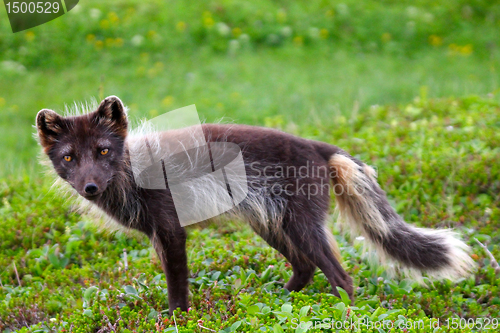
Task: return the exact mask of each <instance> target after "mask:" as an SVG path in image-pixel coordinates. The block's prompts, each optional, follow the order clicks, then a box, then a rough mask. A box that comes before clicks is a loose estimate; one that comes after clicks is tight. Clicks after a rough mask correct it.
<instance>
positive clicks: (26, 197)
mask: <svg viewBox="0 0 500 333" xmlns="http://www.w3.org/2000/svg"><path fill="white" fill-rule="evenodd" d="M499 111H500V105H499V104H498V103H497V102H495V101H493V100H491V99H482V98H479V97H469V98H464V99H442V100H433V99H432V100H427V98H426V97H425V96H421V97H419V98H418V99H417V100H416V101H415V102H414V103H412V104H409V105H406V106H404V107H401V108H395V107H374V108H372V110H371V112H364V113H360V114H358V115H357V116H352V117H350V118H346V117H344V116H342V115H338V116H336V117H334V118H333V119H332V120H333V121H332V122H331V123H325V122H321V121H320V120H318V122H316V123H315V124H314V125H310V126H305V125H304V126H300V127H297V128H296V131H297V134H300V135H302V136H304V137H308V138H314V139H318V140H323V141H326V142H331V143H335V144H337V145H339V146H341V147H343V148H345V149H347V150H348V151H350V152H351V153H353V154H354V155H356V156H358V157H359V158H361V159H363V160H364V161H366V162H368V163H369V164H372V165H374V166H376V167H377V168H378V172H379V182H380V183H381V184H383V188H384V189H385V190H386V191H387V193H388V195H389V198H390V200H391V201H392V202H393V204H394V205H395V207H396V208H397V210H398V212H399V213H401V214H402V215H403V216H404V217H405V219H406V220H407V221H409V222H412V223H415V224H417V225H420V226H426V227H432V228H437V227H454V228H457V229H458V231H460V233H461V234H462V235H463V237H464V238H465V239H466V240H467V241H468V243H469V244H470V245H472V246H473V248H474V255H473V257H474V258H475V260H476V262H477V263H478V264H479V270H478V271H477V272H475V274H474V275H473V276H471V277H470V278H468V279H463V280H461V281H459V282H458V283H456V284H455V283H451V282H449V281H448V282H446V281H445V282H434V283H433V282H429V281H428V286H427V287H425V286H418V285H417V284H416V283H414V282H412V281H410V280H400V279H398V278H393V277H390V276H388V275H387V274H386V272H385V268H384V267H378V268H377V267H376V266H373V265H370V264H369V263H368V259H367V257H366V255H365V254H363V251H362V246H363V244H362V242H359V241H355V240H350V241H348V240H346V239H345V238H344V237H343V236H341V235H340V234H338V232H336V233H337V236H336V238H337V241H338V242H339V243H340V245H341V248H342V253H343V257H344V266H345V268H346V269H347V271H348V272H349V274H350V275H351V276H353V277H354V283H355V285H356V286H357V291H356V303H355V305H354V306H353V307H350V308H349V307H346V305H345V304H344V303H343V301H342V300H340V299H337V298H335V297H333V296H329V293H330V287H329V284H328V282H327V280H326V278H325V277H324V275H323V274H322V273H321V272H320V271H318V272H317V273H316V276H315V278H314V282H313V283H312V284H310V285H309V286H307V287H306V288H305V290H304V291H303V292H301V293H292V294H288V293H287V292H284V291H283V289H282V287H283V284H284V283H285V282H286V280H287V279H288V278H289V277H290V275H291V268H290V267H289V266H287V264H286V261H285V260H284V258H283V257H282V256H281V255H280V254H278V253H276V252H275V251H274V250H272V249H271V248H270V247H268V246H267V245H266V244H265V243H264V242H263V241H262V240H261V239H259V238H258V237H257V236H255V235H254V234H253V233H252V232H251V231H250V230H249V228H248V227H245V226H242V225H236V224H233V223H228V224H213V225H209V226H205V227H201V226H194V227H192V228H190V241H189V245H188V251H189V269H190V272H191V277H192V279H191V284H190V290H191V293H192V294H191V296H190V301H191V307H192V311H190V312H189V313H187V314H186V313H184V314H181V313H177V316H176V320H177V325H178V326H179V331H180V332H191V331H198V332H202V331H203V330H201V329H200V328H199V327H198V326H197V325H198V322H199V321H200V320H201V322H202V323H203V325H202V326H205V327H208V328H211V329H215V330H220V329H223V330H224V331H225V332H229V331H232V329H231V327H233V328H234V327H235V326H237V325H241V326H240V328H239V330H240V331H256V330H258V329H262V330H266V328H267V329H270V330H271V331H273V330H274V331H276V330H277V331H278V332H280V328H277V327H276V324H278V325H281V326H282V327H283V329H290V328H294V327H295V326H294V325H295V324H297V323H298V322H297V320H302V321H304V322H307V321H309V320H313V319H314V320H322V319H324V318H334V319H335V320H340V319H341V318H346V316H348V318H351V317H353V316H354V317H353V318H371V320H372V321H376V320H377V319H384V318H385V319H386V320H395V321H397V320H399V319H401V320H405V321H409V322H416V323H417V324H418V323H419V321H420V320H423V321H424V322H425V325H427V326H428V325H429V320H431V318H434V320H437V319H439V320H440V321H441V323H443V322H445V320H446V319H450V320H451V319H452V318H453V317H460V318H472V319H473V320H476V319H477V320H487V319H486V318H490V319H491V318H498V317H499V316H500V298H499V297H498V293H499V290H500V289H499V287H500V279H499V278H498V277H495V273H494V270H493V268H492V267H491V266H490V261H489V258H488V256H487V255H486V254H485V253H484V252H483V251H482V250H481V249H480V247H479V246H477V245H476V243H475V242H474V241H473V239H474V238H477V239H478V240H480V241H481V242H483V243H486V244H487V245H488V247H489V250H490V251H491V253H492V254H493V255H495V256H496V257H497V258H498V256H500V247H499V246H498V242H499V241H500V233H499V232H498V228H497V225H496V221H497V220H498V218H499V216H500V210H499V209H498V206H499V205H498V204H499V197H498V191H499V189H500V182H499V179H500V167H499V166H498V164H497V163H496V162H497V159H498V154H499V148H498V147H499V146H500V136H499V134H498V133H499V128H500V122H499V121H498V117H497V115H498V112H499ZM280 123H281V125H282V126H284V127H287V126H288V125H289V123H287V122H286V121H280ZM294 128H295V127H294ZM49 184H50V182H49V181H43V180H40V179H29V178H24V179H19V180H8V181H4V182H2V183H1V194H2V197H3V202H2V204H1V206H0V216H1V218H2V219H3V220H4V222H3V223H2V224H1V225H0V233H1V234H2V238H3V241H2V244H1V245H0V265H1V266H2V267H5V269H4V270H2V272H1V273H0V278H1V280H2V284H3V285H4V288H2V289H1V291H0V295H1V299H2V302H1V303H0V317H1V318H4V319H3V320H4V324H3V325H4V327H3V329H6V328H9V327H10V328H16V327H18V328H19V327H20V326H24V325H28V326H29V325H31V324H36V323H37V322H39V321H41V320H44V321H45V322H44V323H43V324H38V325H36V326H32V328H31V329H30V330H27V329H23V330H21V331H34V330H35V328H37V329H46V330H49V329H50V328H51V327H52V329H55V328H57V329H58V330H61V329H63V328H64V329H65V330H68V329H69V328H70V327H72V331H73V332H87V331H92V330H93V329H96V330H97V329H98V328H101V327H104V326H107V325H108V322H109V323H110V324H111V325H115V324H116V325H117V327H120V328H121V330H120V331H121V332H128V331H127V330H129V331H131V332H132V331H137V332H141V331H144V330H155V327H156V325H159V326H160V327H163V328H171V330H172V329H173V328H172V325H173V322H172V319H170V318H169V317H168V316H167V314H166V312H167V309H168V304H167V302H166V296H165V292H166V289H165V288H166V285H165V281H164V276H163V275H162V274H161V273H160V272H161V269H160V265H159V263H158V262H157V260H155V259H154V254H153V252H152V249H151V247H150V244H149V242H148V241H147V240H146V239H144V238H142V237H138V236H134V235H124V234H121V233H118V234H109V233H108V232H103V231H99V230H98V229H96V228H95V227H93V226H92V225H91V224H89V223H88V222H87V221H88V220H87V218H85V217H82V216H80V215H78V214H76V213H73V212H72V208H71V205H70V203H68V202H66V201H65V199H63V198H61V197H60V195H59V194H58V193H57V192H55V191H54V190H52V191H51V190H49V187H48V186H49ZM124 250H125V251H127V253H128V255H127V257H128V265H129V270H128V271H125V270H124V257H123V251H124ZM14 264H15V266H16V267H17V271H18V274H19V277H20V282H21V285H20V286H19V285H18V281H17V277H16V273H15V270H14ZM287 304H290V306H291V307H290V306H289V305H287ZM301 309H302V310H301ZM348 309H349V310H348ZM396 310H398V311H396ZM282 312H286V313H282ZM288 312H290V313H289V314H287V313H288ZM399 316H402V317H401V318H400V317H399ZM51 318H54V319H51ZM120 318H121V319H120ZM286 318H288V321H287V320H286ZM300 318H302V319H300ZM481 318H482V319H481ZM472 319H471V320H472ZM293 320H295V321H293ZM233 324H234V325H235V326H232V325H233ZM274 327H276V328H274ZM0 328H2V327H0ZM317 331H318V330H317ZM447 331H448V330H446V326H444V327H443V328H442V329H441V330H440V332H447ZM450 331H453V330H450ZM456 331H457V332H458V331H461V332H467V330H456ZM363 332H378V331H376V330H371V329H367V330H363ZM409 332H427V330H413V331H412V330H409Z"/></svg>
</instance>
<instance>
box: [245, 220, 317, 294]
mask: <svg viewBox="0 0 500 333" xmlns="http://www.w3.org/2000/svg"><path fill="white" fill-rule="evenodd" d="M250 225H251V226H252V229H253V230H254V231H255V232H256V233H257V234H259V235H260V236H261V237H262V238H263V239H264V240H265V241H266V242H267V243H268V244H269V245H270V246H271V247H273V248H274V249H276V250H277V251H278V252H280V253H281V254H282V255H283V256H284V257H285V258H286V259H287V260H288V262H290V264H291V265H292V269H293V274H292V277H291V278H290V280H289V281H288V282H287V283H286V284H285V289H287V290H289V291H300V290H302V289H303V288H304V287H305V286H306V285H307V284H308V283H309V282H310V281H311V280H312V278H313V276H314V272H315V271H316V265H315V264H314V263H313V262H312V261H310V260H309V259H307V257H306V256H304V255H303V254H302V253H301V252H300V251H298V250H297V249H295V248H294V246H293V245H292V244H290V243H289V242H287V240H286V239H285V238H284V236H286V235H284V233H283V230H282V229H281V230H279V231H272V230H265V229H262V228H259V227H255V225H253V224H250Z"/></svg>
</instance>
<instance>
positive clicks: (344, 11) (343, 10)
mask: <svg viewBox="0 0 500 333" xmlns="http://www.w3.org/2000/svg"><path fill="white" fill-rule="evenodd" d="M336 9H337V13H339V15H340V16H347V15H349V7H348V6H347V5H346V4H345V3H339V4H338V5H337V8H336Z"/></svg>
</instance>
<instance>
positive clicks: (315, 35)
mask: <svg viewBox="0 0 500 333" xmlns="http://www.w3.org/2000/svg"><path fill="white" fill-rule="evenodd" d="M309 36H310V37H311V38H314V39H316V38H318V37H319V29H318V28H315V27H310V28H309Z"/></svg>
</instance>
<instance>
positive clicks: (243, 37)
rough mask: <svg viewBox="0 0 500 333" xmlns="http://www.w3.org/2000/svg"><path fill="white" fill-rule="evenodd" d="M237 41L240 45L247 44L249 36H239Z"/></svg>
mask: <svg viewBox="0 0 500 333" xmlns="http://www.w3.org/2000/svg"><path fill="white" fill-rule="evenodd" d="M239 40H240V41H241V42H242V43H248V42H249V41H250V36H248V35H247V34H241V35H240V37H239Z"/></svg>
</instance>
